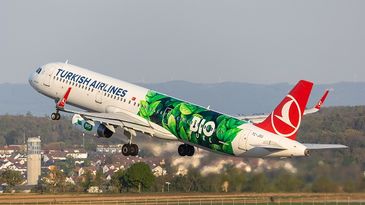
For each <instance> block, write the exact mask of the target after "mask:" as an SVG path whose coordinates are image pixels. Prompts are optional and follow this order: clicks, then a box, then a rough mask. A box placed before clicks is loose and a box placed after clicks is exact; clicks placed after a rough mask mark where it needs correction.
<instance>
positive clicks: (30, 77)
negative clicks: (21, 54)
mask: <svg viewBox="0 0 365 205" xmlns="http://www.w3.org/2000/svg"><path fill="white" fill-rule="evenodd" d="M33 79H34V73H32V74H30V75H29V78H28V82H29V84H30V85H31V86H33V85H34V84H33Z"/></svg>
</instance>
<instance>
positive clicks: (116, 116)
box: [56, 88, 153, 133]
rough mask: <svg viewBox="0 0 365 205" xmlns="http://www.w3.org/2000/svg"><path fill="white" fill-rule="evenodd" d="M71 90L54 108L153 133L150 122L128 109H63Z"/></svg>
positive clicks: (115, 125)
mask: <svg viewBox="0 0 365 205" xmlns="http://www.w3.org/2000/svg"><path fill="white" fill-rule="evenodd" d="M70 92H71V88H68V89H67V91H66V93H65V95H64V96H63V98H62V99H60V100H59V101H58V102H57V103H56V109H57V110H58V111H62V112H66V113H70V114H78V115H80V116H81V117H82V118H84V119H86V120H92V121H95V122H100V123H104V124H107V125H112V126H114V127H123V128H130V129H133V130H136V131H140V132H143V133H153V132H152V127H151V124H150V123H149V122H148V121H147V120H146V119H144V118H142V117H140V116H138V115H134V114H133V113H130V112H128V111H123V110H119V111H118V112H115V113H96V112H84V111H75V110H68V109H65V105H66V101H67V98H68V96H69V94H70Z"/></svg>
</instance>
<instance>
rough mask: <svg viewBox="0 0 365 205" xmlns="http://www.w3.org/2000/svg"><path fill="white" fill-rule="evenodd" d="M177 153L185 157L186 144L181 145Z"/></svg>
mask: <svg viewBox="0 0 365 205" xmlns="http://www.w3.org/2000/svg"><path fill="white" fill-rule="evenodd" d="M177 152H178V153H179V155H180V156H185V155H186V153H185V144H181V145H179V148H177Z"/></svg>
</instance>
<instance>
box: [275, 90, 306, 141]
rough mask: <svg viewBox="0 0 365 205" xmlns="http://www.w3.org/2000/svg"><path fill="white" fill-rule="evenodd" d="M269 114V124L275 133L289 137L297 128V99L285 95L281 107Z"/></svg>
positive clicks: (299, 118) (298, 108) (299, 119)
mask: <svg viewBox="0 0 365 205" xmlns="http://www.w3.org/2000/svg"><path fill="white" fill-rule="evenodd" d="M278 110H279V111H274V112H273V113H272V114H271V124H272V127H273V129H274V131H275V133H276V134H278V135H280V136H283V137H290V136H291V135H293V134H294V133H295V132H296V131H298V129H299V125H300V122H301V118H302V116H301V110H300V106H299V104H298V102H297V100H296V99H295V98H294V97H293V96H291V95H287V96H286V97H285V99H284V100H283V102H282V107H281V109H278Z"/></svg>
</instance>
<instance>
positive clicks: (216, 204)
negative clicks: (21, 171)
mask: <svg viewBox="0 0 365 205" xmlns="http://www.w3.org/2000/svg"><path fill="white" fill-rule="evenodd" d="M101 198H104V197H101ZM0 204H9V205H34V204H37V205H38V204H39V205H41V204H49V205H76V204H79V205H96V204H98V205H104V204H105V205H111V204H113V205H246V204H247V205H255V204H258V205H269V204H279V205H299V204H301V205H314V204H322V205H346V204H347V205H350V204H356V205H365V198H364V199H362V198H350V197H348V198H347V199H344V198H332V197H331V198H300V197H292V198H290V197H284V198H273V197H264V198H240V197H237V198H219V197H217V198H200V199H199V198H189V199H187V198H145V199H138V198H135V199H115V200H113V199H110V200H109V199H98V198H94V199H89V200H88V199H70V198H69V199H57V198H54V199H42V198H39V199H36V200H27V199H23V200H19V199H10V200H9V201H8V202H5V201H0Z"/></svg>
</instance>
